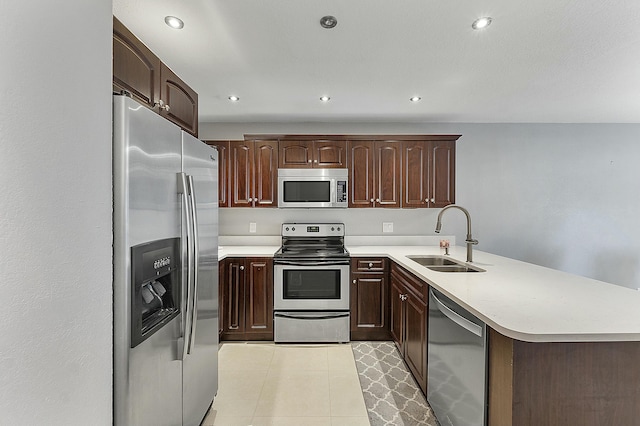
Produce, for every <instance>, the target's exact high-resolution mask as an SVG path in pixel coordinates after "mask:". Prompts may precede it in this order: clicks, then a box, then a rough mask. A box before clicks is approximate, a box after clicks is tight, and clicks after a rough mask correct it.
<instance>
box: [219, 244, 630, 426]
mask: <svg viewBox="0 0 640 426" xmlns="http://www.w3.org/2000/svg"><path fill="white" fill-rule="evenodd" d="M276 249H277V247H275V246H268V247H265V246H256V247H244V246H243V247H239V246H235V247H234V246H225V247H224V248H223V249H222V250H221V252H220V258H221V259H223V258H225V257H237V256H247V255H261V256H270V255H272V254H273V253H274V252H275V250H276ZM347 249H348V250H349V252H350V254H351V256H352V257H382V258H388V259H389V260H390V261H391V262H394V263H396V264H398V265H400V266H401V267H402V268H404V269H405V270H407V271H409V272H410V273H412V274H413V275H415V277H416V278H418V279H420V280H422V281H424V282H425V283H427V284H428V285H429V286H430V287H433V288H434V289H436V290H438V291H440V292H441V293H443V294H444V295H446V296H447V297H449V298H451V299H452V300H453V301H455V302H456V303H458V304H459V305H460V306H461V307H463V308H465V309H466V310H468V311H469V312H471V313H472V314H474V315H475V316H477V317H478V318H480V319H481V320H482V321H484V322H485V323H486V324H487V326H488V327H489V328H490V330H489V346H488V347H489V349H488V351H489V361H488V378H489V379H488V381H489V383H488V387H489V390H488V392H489V393H488V395H489V396H488V405H489V410H488V419H489V421H488V424H489V425H491V426H495V425H518V426H521V425H532V426H533V425H541V424H544V425H567V424H581V425H603V424H615V425H618V424H619V425H638V424H640V385H639V383H640V367H639V366H638V362H637V361H638V360H639V359H640V309H638V307H639V306H640V292H638V291H636V290H632V289H628V288H624V287H619V286H615V285H611V284H607V283H603V282H600V281H596V280H592V279H588V278H584V277H580V276H576V275H572V274H568V273H564V272H560V271H556V270H552V269H549V268H544V267H541V266H537V265H533V264H529V263H525V262H520V261H516V260H512V259H508V258H505V257H501V256H496V255H492V254H489V253H485V252H482V251H474V260H475V261H474V263H473V264H474V265H475V266H477V267H480V268H482V269H484V270H485V271H486V272H479V273H443V272H436V271H432V270H429V269H427V268H426V267H424V266H421V265H420V264H418V263H416V262H414V261H413V260H411V259H409V258H408V257H407V256H408V255H409V256H410V255H441V254H443V253H442V250H441V249H440V248H438V247H435V246H353V245H348V244H347ZM465 253H466V252H465V249H464V247H452V248H451V257H452V258H453V259H455V260H458V261H464V259H465Z"/></svg>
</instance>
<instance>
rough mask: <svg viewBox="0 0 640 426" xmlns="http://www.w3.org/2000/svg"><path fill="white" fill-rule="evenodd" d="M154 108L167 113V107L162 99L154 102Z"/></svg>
mask: <svg viewBox="0 0 640 426" xmlns="http://www.w3.org/2000/svg"><path fill="white" fill-rule="evenodd" d="M154 106H157V107H158V108H159V109H163V110H165V111H169V105H168V104H165V103H164V101H163V100H162V99H160V100H158V102H156V103H155V104H154Z"/></svg>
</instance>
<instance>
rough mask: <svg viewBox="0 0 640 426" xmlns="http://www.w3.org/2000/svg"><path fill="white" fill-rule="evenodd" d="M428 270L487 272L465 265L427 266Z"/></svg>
mask: <svg viewBox="0 0 640 426" xmlns="http://www.w3.org/2000/svg"><path fill="white" fill-rule="evenodd" d="M427 268H429V269H431V270H432V271H437V272H485V270H484V269H480V268H476V267H474V266H463V265H447V266H427Z"/></svg>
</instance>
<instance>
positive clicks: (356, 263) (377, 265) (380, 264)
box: [351, 257, 387, 272]
mask: <svg viewBox="0 0 640 426" xmlns="http://www.w3.org/2000/svg"><path fill="white" fill-rule="evenodd" d="M386 269H387V259H386V258H384V257H354V258H352V259H351V272H384V271H385V270H386Z"/></svg>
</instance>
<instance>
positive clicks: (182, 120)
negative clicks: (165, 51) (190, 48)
mask: <svg viewBox="0 0 640 426" xmlns="http://www.w3.org/2000/svg"><path fill="white" fill-rule="evenodd" d="M160 99H162V101H164V104H165V105H164V107H162V106H161V108H160V115H161V116H163V117H165V118H166V119H167V120H169V121H171V122H172V123H175V124H177V125H178V126H180V127H181V128H182V129H183V130H184V131H185V132H187V133H191V134H192V135H193V136H195V137H198V94H197V93H196V92H195V91H194V90H193V89H192V88H190V87H189V86H188V85H187V84H186V83H185V82H184V81H182V80H181V79H180V77H178V76H177V75H176V74H175V73H174V72H173V71H171V69H169V67H167V66H166V65H165V64H161V67H160Z"/></svg>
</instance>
